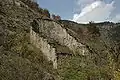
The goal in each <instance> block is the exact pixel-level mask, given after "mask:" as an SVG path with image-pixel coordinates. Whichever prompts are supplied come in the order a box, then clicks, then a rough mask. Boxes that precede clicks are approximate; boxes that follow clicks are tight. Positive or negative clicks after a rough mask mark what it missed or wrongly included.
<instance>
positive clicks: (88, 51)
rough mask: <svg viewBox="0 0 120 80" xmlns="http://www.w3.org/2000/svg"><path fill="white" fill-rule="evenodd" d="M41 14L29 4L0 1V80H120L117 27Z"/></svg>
mask: <svg viewBox="0 0 120 80" xmlns="http://www.w3.org/2000/svg"><path fill="white" fill-rule="evenodd" d="M28 3H29V4H28ZM44 13H46V12H45V11H44V10H43V9H42V8H39V7H38V5H37V3H35V2H32V1H30V0H0V80H119V79H120V65H119V63H120V55H119V54H120V46H119V45H120V33H119V31H120V24H119V23H110V22H103V23H90V24H77V23H75V22H72V21H67V20H52V19H50V18H49V16H48V15H49V12H48V11H47V13H46V14H45V15H44Z"/></svg>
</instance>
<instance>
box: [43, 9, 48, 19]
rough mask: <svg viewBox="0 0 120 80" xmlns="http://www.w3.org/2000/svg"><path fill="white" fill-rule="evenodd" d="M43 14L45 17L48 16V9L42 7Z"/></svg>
mask: <svg viewBox="0 0 120 80" xmlns="http://www.w3.org/2000/svg"><path fill="white" fill-rule="evenodd" d="M43 14H44V15H45V16H46V17H48V18H50V13H49V11H48V10H47V9H44V10H43Z"/></svg>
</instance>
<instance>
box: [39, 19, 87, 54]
mask: <svg viewBox="0 0 120 80" xmlns="http://www.w3.org/2000/svg"><path fill="white" fill-rule="evenodd" d="M37 22H38V23H37V24H38V26H37V27H38V29H39V34H40V35H44V36H45V38H46V39H48V41H53V42H57V43H58V44H60V45H63V46H66V47H68V48H69V49H70V50H71V51H73V53H74V54H75V53H77V52H78V53H79V54H81V55H86V54H87V49H86V50H85V45H83V44H81V43H79V42H78V41H77V40H76V39H75V38H74V37H72V36H71V35H69V34H68V33H67V31H66V29H64V28H62V25H60V24H58V23H57V22H54V21H50V20H41V19H39V20H38V21H37ZM85 52H86V54H85Z"/></svg>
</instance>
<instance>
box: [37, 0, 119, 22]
mask: <svg viewBox="0 0 120 80" xmlns="http://www.w3.org/2000/svg"><path fill="white" fill-rule="evenodd" d="M37 2H38V4H39V6H40V7H42V8H46V9H48V10H49V11H50V13H52V14H56V15H60V16H61V18H62V19H66V20H72V21H75V22H78V23H88V22H90V21H94V22H103V21H112V22H120V0H37Z"/></svg>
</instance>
